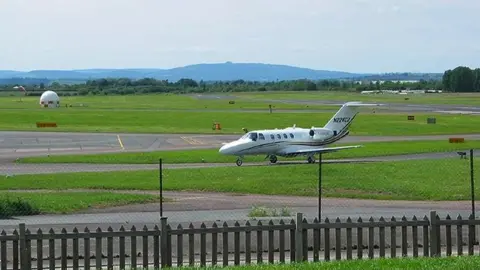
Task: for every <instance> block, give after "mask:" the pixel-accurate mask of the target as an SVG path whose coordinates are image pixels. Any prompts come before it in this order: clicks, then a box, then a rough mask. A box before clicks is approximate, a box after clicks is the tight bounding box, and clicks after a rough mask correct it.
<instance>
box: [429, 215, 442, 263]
mask: <svg viewBox="0 0 480 270" xmlns="http://www.w3.org/2000/svg"><path fill="white" fill-rule="evenodd" d="M439 232H440V230H439V225H438V223H437V211H430V256H431V257H437V256H439V255H440V250H439V246H440V233H439Z"/></svg>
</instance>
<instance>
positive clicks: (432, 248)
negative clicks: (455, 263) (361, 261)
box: [0, 211, 480, 270]
mask: <svg viewBox="0 0 480 270" xmlns="http://www.w3.org/2000/svg"><path fill="white" fill-rule="evenodd" d="M479 224H480V220H477V219H475V218H474V217H473V216H472V215H471V216H470V217H469V218H467V219H464V218H462V217H461V216H458V217H457V218H456V219H451V218H450V217H449V216H447V217H446V218H445V219H440V217H439V216H438V215H437V214H436V212H435V211H432V212H430V218H428V217H427V216H425V217H424V218H423V219H417V218H416V217H415V216H414V217H413V218H412V219H411V220H407V219H406V218H405V217H403V218H402V219H401V220H396V219H395V218H392V219H389V220H386V219H384V218H380V219H379V220H376V221H375V220H374V219H373V218H370V219H369V220H365V221H364V220H362V219H361V218H359V219H358V220H356V221H352V220H351V219H350V218H348V219H347V220H344V221H341V220H340V219H338V218H337V219H336V220H335V221H333V222H331V221H330V220H328V219H325V220H324V221H323V222H319V221H318V220H317V219H315V220H313V221H311V222H308V221H307V220H306V219H305V218H304V217H303V214H302V213H298V214H297V217H296V219H292V220H290V221H289V222H284V221H283V220H280V221H278V220H277V221H274V220H270V221H269V222H268V223H267V224H263V223H262V222H261V221H258V222H256V224H251V223H250V222H248V221H247V222H246V223H245V224H244V225H240V224H239V223H238V222H235V223H234V224H233V226H232V225H229V224H228V223H226V222H225V223H223V224H221V225H218V224H216V223H213V224H212V226H210V227H207V226H206V224H204V223H202V224H201V226H200V227H194V225H193V224H190V226H188V227H187V228H183V227H182V226H181V225H177V226H174V228H172V226H171V225H170V224H168V223H167V218H162V219H161V223H160V227H158V226H155V227H154V228H151V229H149V228H147V227H146V226H145V227H143V228H142V229H141V230H137V228H135V227H132V228H131V229H130V230H126V229H125V228H124V227H121V228H120V229H119V230H116V231H114V230H113V229H112V228H111V227H109V228H108V229H107V230H106V231H103V230H101V229H100V228H97V230H95V231H89V230H88V229H85V230H84V231H83V232H81V231H78V230H77V229H74V230H73V231H72V232H67V231H66V230H65V229H62V231H61V232H60V233H58V232H54V231H53V230H52V229H51V230H50V231H49V232H42V231H41V230H38V231H37V232H35V233H33V232H31V231H30V230H29V229H28V228H26V226H25V224H20V225H19V229H18V230H15V231H14V232H13V233H12V234H7V233H6V232H5V231H2V233H1V235H0V268H1V269H2V270H3V269H22V270H23V269H52V270H53V269H55V268H58V267H60V268H61V269H91V268H94V269H100V268H107V269H114V268H115V269H131V268H132V269H133V268H138V267H142V268H147V267H149V268H156V269H158V268H165V267H175V266H198V265H200V266H206V265H219V264H220V265H223V266H227V265H240V264H250V263H266V262H268V263H278V262H284V263H288V262H299V261H320V260H326V261H328V260H331V259H332V257H334V259H335V260H344V259H347V260H350V259H353V258H354V257H356V258H378V257H397V256H404V257H407V256H408V257H419V256H424V257H428V256H442V255H445V256H451V255H452V254H454V253H457V254H458V255H462V254H463V253H464V251H463V249H464V245H466V246H467V253H468V254H469V255H473V254H474V245H478V242H477V241H476V240H475V226H476V225H479ZM452 231H453V232H452ZM388 232H389V233H388ZM184 238H186V239H184ZM32 241H34V242H35V243H34V244H32ZM105 243H106V248H105ZM454 247H456V250H455V251H456V252H455V251H454V250H453V248H454Z"/></svg>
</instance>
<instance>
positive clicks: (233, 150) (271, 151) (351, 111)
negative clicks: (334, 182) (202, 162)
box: [219, 102, 380, 166]
mask: <svg viewBox="0 0 480 270" xmlns="http://www.w3.org/2000/svg"><path fill="white" fill-rule="evenodd" d="M365 106H368V107H371V106H380V104H365V103H361V102H347V103H345V104H343V105H342V107H341V108H340V109H339V110H338V111H337V112H336V113H335V115H334V116H333V117H332V118H331V119H330V120H329V121H328V123H327V124H326V125H325V126H324V127H318V128H316V127H311V128H309V129H308V128H298V127H295V125H293V127H288V128H284V129H265V130H254V131H250V132H247V133H246V134H245V135H243V136H242V137H241V138H240V139H238V140H236V141H233V142H230V143H226V144H224V145H223V146H222V147H221V148H220V149H219V152H220V153H221V154H224V155H233V156H238V159H237V161H236V164H237V166H241V165H242V163H243V159H244V156H246V155H266V157H265V159H267V158H270V162H271V163H276V162H277V156H281V157H296V156H299V155H306V156H307V161H308V163H315V154H316V153H328V152H335V151H338V150H343V149H350V148H358V147H361V145H352V146H338V147H324V146H326V145H328V144H332V143H334V142H336V141H339V140H340V139H342V138H344V137H345V136H347V135H348V134H349V130H348V128H349V126H350V125H351V124H352V122H353V119H354V118H355V116H356V115H357V114H358V109H359V107H365Z"/></svg>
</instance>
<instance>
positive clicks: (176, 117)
mask: <svg viewBox="0 0 480 270" xmlns="http://www.w3.org/2000/svg"><path fill="white" fill-rule="evenodd" d="M407 115H408V113H396V114H380V113H372V112H371V110H365V111H364V112H362V113H360V114H359V115H358V116H357V117H356V118H355V121H354V122H353V124H352V126H351V135H368V136H377V135H380V136H381V135H399V136H405V135H422V134H423V135H428V134H450V133H452V131H454V132H455V133H457V134H462V133H464V134H467V133H468V134H471V133H480V116H474V115H448V114H434V113H431V114H425V113H423V114H415V120H414V121H409V120H408V119H407ZM332 116H333V112H319V113H311V112H308V113H306V112H302V113H286V112H274V113H271V114H270V113H268V112H267V111H265V112H241V113H239V112H221V113H219V112H192V111H181V110H180V111H146V110H144V111H142V110H136V111H132V110H122V109H118V110H113V109H112V110H98V109H88V108H87V109H77V108H63V107H62V108H58V109H54V110H44V109H42V110H38V111H35V112H34V113H32V111H31V110H4V111H2V117H1V118H0V130H10V131H11V130H15V131H32V130H35V131H72V132H133V133H176V134H178V133H203V134H215V133H218V134H242V133H243V131H242V128H247V129H249V130H255V129H272V128H284V127H291V126H292V125H293V124H296V126H298V127H306V128H308V127H311V126H317V127H320V126H324V125H325V124H326V123H327V121H328V120H329V119H330V118H331V117H332ZM429 117H436V124H428V123H427V118H429ZM37 122H55V123H56V124H57V127H56V128H37V127H36V123H37ZM214 122H218V123H220V124H221V128H222V129H221V130H213V129H212V125H213V123H214Z"/></svg>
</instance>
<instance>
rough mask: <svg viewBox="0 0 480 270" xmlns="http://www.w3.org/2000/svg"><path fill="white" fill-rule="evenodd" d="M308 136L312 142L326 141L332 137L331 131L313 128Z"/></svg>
mask: <svg viewBox="0 0 480 270" xmlns="http://www.w3.org/2000/svg"><path fill="white" fill-rule="evenodd" d="M308 135H309V136H310V138H312V139H314V140H319V139H327V138H330V137H332V136H333V131H331V130H330V129H327V128H314V127H312V128H311V129H310V130H309V132H308Z"/></svg>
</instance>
